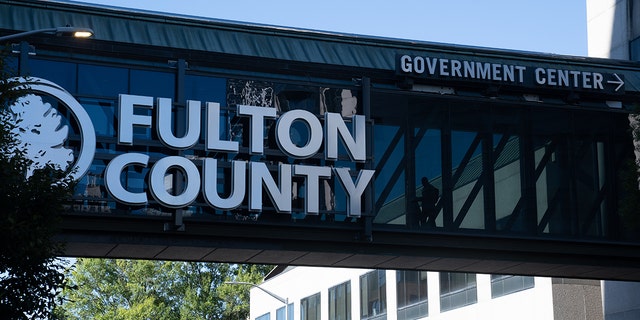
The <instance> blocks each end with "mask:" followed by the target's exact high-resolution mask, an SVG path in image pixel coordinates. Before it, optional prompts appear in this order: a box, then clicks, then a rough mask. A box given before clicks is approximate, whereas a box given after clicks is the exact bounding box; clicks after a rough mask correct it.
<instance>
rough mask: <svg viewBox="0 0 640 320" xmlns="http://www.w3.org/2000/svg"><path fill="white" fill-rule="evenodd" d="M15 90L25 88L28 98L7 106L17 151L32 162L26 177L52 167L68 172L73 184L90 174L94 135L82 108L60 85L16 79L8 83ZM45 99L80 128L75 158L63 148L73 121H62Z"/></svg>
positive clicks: (41, 80)
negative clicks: (18, 149)
mask: <svg viewBox="0 0 640 320" xmlns="http://www.w3.org/2000/svg"><path fill="white" fill-rule="evenodd" d="M8 81H9V82H10V83H14V84H15V85H14V87H15V88H26V89H28V90H27V94H26V95H24V96H22V97H20V98H18V99H17V100H16V101H15V103H13V104H12V105H11V106H9V109H8V110H7V113H8V116H9V117H10V119H11V120H12V121H13V123H14V124H15V128H14V129H13V130H12V132H13V133H14V134H15V135H16V138H17V140H18V142H19V147H20V148H23V150H24V152H25V153H26V156H27V157H28V158H29V159H31V160H32V161H33V164H32V166H31V168H30V169H29V172H28V173H27V174H28V175H30V174H31V172H32V171H33V170H34V169H37V168H40V167H43V166H44V165H46V164H52V165H54V166H56V167H58V168H60V169H62V170H65V171H67V172H69V174H68V175H69V177H71V178H72V179H74V180H78V179H80V178H82V177H83V176H84V175H85V173H87V171H88V170H89V167H90V166H91V163H92V162H93V156H94V154H95V151H96V134H95V130H94V128H93V123H92V122H91V118H90V117H89V114H87V112H86V111H85V109H84V107H82V105H81V104H80V103H79V102H78V101H77V100H76V99H75V98H74V97H73V96H72V95H71V94H70V93H69V92H67V91H66V90H64V89H63V88H62V87H60V86H59V85H57V84H55V83H53V82H51V81H48V80H45V79H41V78H35V77H28V78H24V77H18V78H11V79H9V80H8ZM48 97H50V98H53V99H56V100H57V101H58V102H59V105H62V107H64V108H66V110H67V111H69V113H68V114H70V116H71V117H73V118H74V120H75V122H76V123H77V126H78V128H79V133H80V136H81V139H80V150H79V152H78V155H77V157H75V158H74V154H73V150H72V149H68V148H66V147H65V142H66V141H67V139H68V138H69V127H68V126H67V125H66V124H63V122H62V120H63V119H64V120H66V123H68V122H69V121H70V120H72V119H66V118H64V116H63V115H64V114H67V113H66V112H61V110H58V109H56V108H54V107H52V106H51V104H50V103H48V102H46V101H48V99H47V98H48Z"/></svg>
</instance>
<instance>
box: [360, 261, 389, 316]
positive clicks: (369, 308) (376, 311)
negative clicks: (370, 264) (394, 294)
mask: <svg viewBox="0 0 640 320" xmlns="http://www.w3.org/2000/svg"><path fill="white" fill-rule="evenodd" d="M360 315H361V318H362V319H386V318H387V281H386V277H385V271H384V270H376V271H371V272H369V273H367V274H364V275H362V276H360Z"/></svg>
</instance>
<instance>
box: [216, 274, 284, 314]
mask: <svg viewBox="0 0 640 320" xmlns="http://www.w3.org/2000/svg"><path fill="white" fill-rule="evenodd" d="M225 283H226V284H242V285H247V286H251V287H253V288H257V289H260V290H262V292H264V293H266V294H268V295H270V296H271V297H273V298H274V299H276V300H278V301H280V302H282V303H284V319H285V320H289V317H288V313H289V299H288V298H283V297H281V296H279V295H277V294H275V293H273V292H271V291H269V290H267V289H265V288H263V287H261V286H259V285H257V284H255V283H251V282H241V281H227V282H225Z"/></svg>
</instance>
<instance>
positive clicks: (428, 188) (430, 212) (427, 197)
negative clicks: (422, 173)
mask: <svg viewBox="0 0 640 320" xmlns="http://www.w3.org/2000/svg"><path fill="white" fill-rule="evenodd" d="M439 198H440V191H439V190H438V188H436V187H434V186H433V185H431V183H429V179H427V177H422V197H421V198H420V201H421V202H422V212H421V215H420V219H419V220H420V225H421V226H423V227H435V226H436V216H437V214H438V213H437V212H436V206H437V203H438V199H439Z"/></svg>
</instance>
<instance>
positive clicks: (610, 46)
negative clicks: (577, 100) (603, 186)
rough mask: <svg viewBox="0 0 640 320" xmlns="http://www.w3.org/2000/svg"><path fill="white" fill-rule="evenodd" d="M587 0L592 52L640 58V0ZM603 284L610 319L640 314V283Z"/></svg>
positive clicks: (632, 317) (625, 58) (608, 318)
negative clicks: (639, 297) (639, 298)
mask: <svg viewBox="0 0 640 320" xmlns="http://www.w3.org/2000/svg"><path fill="white" fill-rule="evenodd" d="M586 3H587V30H588V49H589V50H588V53H589V56H592V57H600V58H611V59H623V60H633V61H640V1H636V0H621V1H594V0H587V1H586ZM636 149H637V142H636ZM602 288H603V299H604V312H605V319H606V320H620V319H622V320H624V319H636V318H639V317H640V300H638V299H637V298H636V297H637V296H638V295H639V294H640V284H638V283H636V282H617V281H603V283H602Z"/></svg>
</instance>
